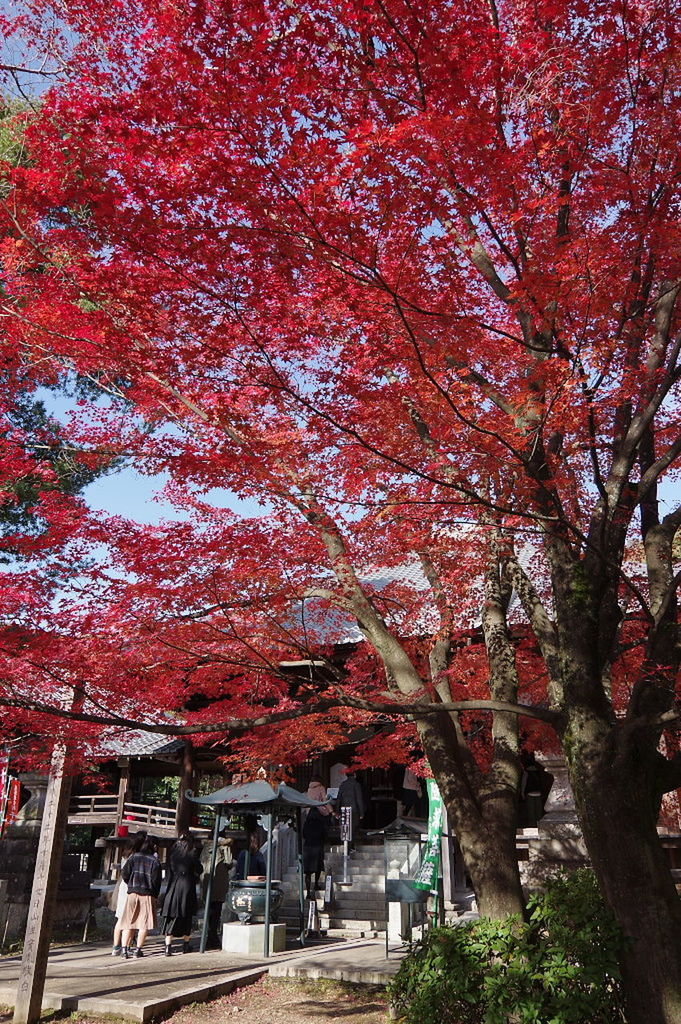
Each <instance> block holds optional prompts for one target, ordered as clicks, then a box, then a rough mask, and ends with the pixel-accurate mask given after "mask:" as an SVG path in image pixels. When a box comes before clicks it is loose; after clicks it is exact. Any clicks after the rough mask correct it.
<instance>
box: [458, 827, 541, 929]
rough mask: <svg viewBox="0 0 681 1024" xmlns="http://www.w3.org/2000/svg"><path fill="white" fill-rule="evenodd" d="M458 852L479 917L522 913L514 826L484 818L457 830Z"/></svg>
mask: <svg viewBox="0 0 681 1024" xmlns="http://www.w3.org/2000/svg"><path fill="white" fill-rule="evenodd" d="M457 838H458V840H459V845H460V847H461V853H462V855H463V859H464V861H465V864H466V867H467V869H468V872H469V874H470V876H471V879H472V882H473V888H474V889H475V896H476V899H477V903H478V911H479V912H480V914H481V916H482V917H490V918H504V917H509V916H510V915H512V914H520V915H522V914H523V913H524V911H525V900H524V898H523V891H522V887H521V885H520V872H519V869H518V856H517V853H516V844H515V839H516V834H515V826H514V827H513V830H512V832H510V831H509V829H507V828H506V829H504V828H499V827H498V826H492V825H489V826H487V825H486V824H485V822H484V821H481V823H480V824H479V825H478V826H477V827H475V828H473V829H471V830H470V831H469V830H466V829H465V826H464V827H463V828H462V829H458V830H457Z"/></svg>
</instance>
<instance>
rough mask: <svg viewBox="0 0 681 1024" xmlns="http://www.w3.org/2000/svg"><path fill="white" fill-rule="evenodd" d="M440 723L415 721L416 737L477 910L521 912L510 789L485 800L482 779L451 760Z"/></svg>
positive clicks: (446, 726) (446, 728) (451, 743)
mask: <svg viewBox="0 0 681 1024" xmlns="http://www.w3.org/2000/svg"><path fill="white" fill-rule="evenodd" d="M434 719H435V720H434ZM443 719H444V716H442V715H438V716H435V715H432V716H430V718H429V720H428V721H427V722H425V723H423V722H422V723H419V734H420V738H421V743H422V745H423V751H424V753H425V755H426V757H427V758H428V762H429V764H430V767H431V769H432V771H433V775H434V776H435V780H436V782H437V784H438V787H439V789H440V793H441V795H442V799H443V801H444V804H445V807H446V808H447V812H448V814H449V819H450V821H452V822H453V824H454V829H455V831H456V838H457V840H458V842H459V846H460V848H461V854H462V856H463V859H464V862H465V864H466V868H467V870H468V873H469V874H470V876H471V881H472V882H473V888H474V890H475V895H476V898H477V901H478V910H479V912H480V914H481V915H482V916H483V917H490V918H504V917H509V916H510V915H511V914H523V913H524V910H525V901H524V899H523V892H522V887H521V884H520V869H519V867H518V857H517V854H516V844H515V840H516V821H517V796H516V793H515V790H514V789H513V787H511V786H501V785H500V786H497V787H495V789H494V791H493V792H492V793H488V794H487V795H486V796H485V794H484V783H485V781H486V780H485V776H482V775H480V777H479V778H475V779H473V778H471V769H470V767H469V766H467V765H464V764H463V763H461V762H460V761H458V760H457V758H456V756H455V751H456V749H457V747H456V737H455V735H454V729H453V727H451V728H450V725H451V723H447V721H446V720H443Z"/></svg>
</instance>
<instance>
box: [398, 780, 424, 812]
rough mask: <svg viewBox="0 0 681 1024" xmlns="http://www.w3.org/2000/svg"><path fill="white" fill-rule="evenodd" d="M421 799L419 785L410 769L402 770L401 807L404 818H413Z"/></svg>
mask: <svg viewBox="0 0 681 1024" xmlns="http://www.w3.org/2000/svg"><path fill="white" fill-rule="evenodd" d="M420 799H421V783H420V782H419V780H418V779H417V777H416V776H415V775H414V773H413V771H412V770H411V768H405V769H404V780H403V782H402V806H403V808H404V811H403V816H404V817H405V818H415V817H416V808H417V806H418V802H419V800H420Z"/></svg>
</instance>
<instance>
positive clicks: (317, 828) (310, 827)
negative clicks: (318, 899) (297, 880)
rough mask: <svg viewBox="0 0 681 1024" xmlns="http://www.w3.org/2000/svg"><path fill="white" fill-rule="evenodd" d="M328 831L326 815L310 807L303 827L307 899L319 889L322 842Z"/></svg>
mask: <svg viewBox="0 0 681 1024" xmlns="http://www.w3.org/2000/svg"><path fill="white" fill-rule="evenodd" d="M328 830H329V817H328V815H325V814H322V812H321V811H320V810H319V808H318V807H311V808H310V810H309V811H308V812H307V817H306V819H305V824H304V825H303V872H304V874H305V884H306V886H307V898H308V899H313V898H314V892H315V889H318V888H319V879H320V876H321V874H322V872H323V870H324V841H325V839H326V833H327V832H328ZM313 875H314V876H315V881H314V889H313V888H312V876H313Z"/></svg>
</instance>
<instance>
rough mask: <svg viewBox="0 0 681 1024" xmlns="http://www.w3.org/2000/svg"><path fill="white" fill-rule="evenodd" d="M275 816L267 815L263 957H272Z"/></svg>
mask: <svg viewBox="0 0 681 1024" xmlns="http://www.w3.org/2000/svg"><path fill="white" fill-rule="evenodd" d="M273 826H274V815H273V814H272V811H270V813H269V814H268V815H267V835H268V839H267V872H266V881H265V942H264V948H263V956H264V957H265V958H266V959H267V957H268V956H269V955H270V900H271V897H272V846H273V844H274V827H273Z"/></svg>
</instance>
